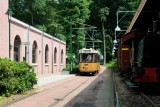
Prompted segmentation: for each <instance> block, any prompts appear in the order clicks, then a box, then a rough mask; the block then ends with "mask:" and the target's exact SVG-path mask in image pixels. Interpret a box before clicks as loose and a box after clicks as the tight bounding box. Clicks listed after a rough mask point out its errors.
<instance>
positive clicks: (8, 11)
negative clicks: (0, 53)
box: [6, 8, 13, 58]
mask: <svg viewBox="0 0 160 107" xmlns="http://www.w3.org/2000/svg"><path fill="white" fill-rule="evenodd" d="M6 14H8V24H9V58H10V57H11V53H10V51H11V44H10V41H11V40H10V36H11V33H10V28H11V27H10V23H11V16H12V14H13V11H12V9H10V8H8V10H7V12H6Z"/></svg>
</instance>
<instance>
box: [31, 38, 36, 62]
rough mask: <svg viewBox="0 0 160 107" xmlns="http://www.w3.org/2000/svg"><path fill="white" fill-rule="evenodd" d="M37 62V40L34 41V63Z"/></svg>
mask: <svg viewBox="0 0 160 107" xmlns="http://www.w3.org/2000/svg"><path fill="white" fill-rule="evenodd" d="M36 62H37V42H36V41H34V42H33V45H32V63H36Z"/></svg>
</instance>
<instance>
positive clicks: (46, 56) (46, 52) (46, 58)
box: [45, 45, 49, 63]
mask: <svg viewBox="0 0 160 107" xmlns="http://www.w3.org/2000/svg"><path fill="white" fill-rule="evenodd" d="M48 53H49V49H48V45H46V47H45V63H48Z"/></svg>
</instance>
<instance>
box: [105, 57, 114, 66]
mask: <svg viewBox="0 0 160 107" xmlns="http://www.w3.org/2000/svg"><path fill="white" fill-rule="evenodd" d="M105 66H106V67H110V68H112V67H117V59H113V60H111V61H110V62H108V63H107V64H105Z"/></svg>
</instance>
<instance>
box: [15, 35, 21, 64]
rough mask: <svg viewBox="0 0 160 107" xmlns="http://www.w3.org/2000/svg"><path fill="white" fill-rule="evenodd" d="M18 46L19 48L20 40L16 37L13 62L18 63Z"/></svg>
mask: <svg viewBox="0 0 160 107" xmlns="http://www.w3.org/2000/svg"><path fill="white" fill-rule="evenodd" d="M20 46H21V39H20V37H19V36H18V35H17V36H16V37H15V39H14V60H15V61H20Z"/></svg>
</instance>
